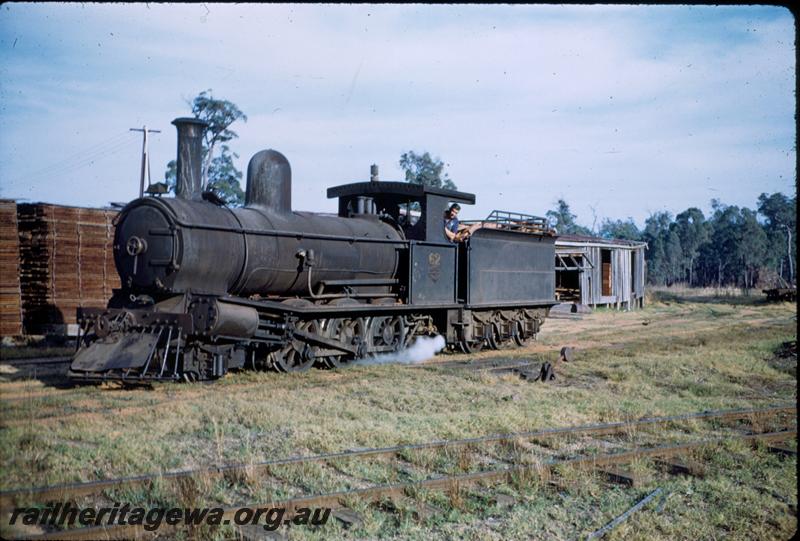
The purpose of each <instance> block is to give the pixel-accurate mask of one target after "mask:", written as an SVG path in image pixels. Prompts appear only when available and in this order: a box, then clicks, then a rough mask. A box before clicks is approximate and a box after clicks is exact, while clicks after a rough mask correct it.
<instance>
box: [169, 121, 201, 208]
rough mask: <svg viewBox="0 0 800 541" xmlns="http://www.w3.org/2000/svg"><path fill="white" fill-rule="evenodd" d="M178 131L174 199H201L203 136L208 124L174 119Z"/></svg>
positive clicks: (173, 122)
mask: <svg viewBox="0 0 800 541" xmlns="http://www.w3.org/2000/svg"><path fill="white" fill-rule="evenodd" d="M172 124H173V125H174V126H175V127H176V128H177V129H178V172H177V178H176V179H175V197H180V198H181V199H195V200H198V201H199V200H201V199H202V192H203V180H202V178H201V176H200V171H201V166H202V161H203V134H204V133H205V131H206V128H207V127H208V123H206V122H205V121H203V120H200V119H198V118H176V119H175V120H173V121H172Z"/></svg>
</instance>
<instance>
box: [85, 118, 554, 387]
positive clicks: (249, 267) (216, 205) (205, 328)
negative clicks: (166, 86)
mask: <svg viewBox="0 0 800 541" xmlns="http://www.w3.org/2000/svg"><path fill="white" fill-rule="evenodd" d="M173 124H175V126H176V127H177V130H178V160H177V166H178V167H177V182H176V189H175V197H174V198H168V197H159V196H152V197H150V196H148V197H143V198H139V199H136V200H134V201H132V202H131V203H129V204H128V205H127V206H126V207H125V208H124V209H123V210H122V211H121V212H120V214H119V216H118V218H117V223H116V232H115V237H114V259H115V263H116V267H117V270H118V272H119V275H120V278H121V281H122V287H121V289H119V290H115V292H114V295H113V297H112V298H111V299H110V300H109V303H108V307H107V308H105V309H79V311H78V321H79V324H80V335H79V338H78V350H77V352H76V354H75V357H74V359H73V361H72V364H71V366H70V376H71V377H72V378H74V379H79V380H107V379H123V380H134V381H136V380H179V379H184V380H190V381H191V380H199V379H213V378H218V377H221V376H223V375H224V374H225V373H226V372H227V371H228V370H230V369H236V368H253V369H269V368H272V369H277V370H279V371H287V372H288V371H299V370H306V369H308V368H310V367H311V366H312V365H315V364H316V365H318V366H324V367H330V368H334V367H340V366H343V365H346V364H347V363H349V362H352V361H353V360H355V359H359V358H364V357H368V356H371V355H375V354H379V353H385V352H394V351H399V350H401V349H403V348H406V347H408V346H409V345H410V344H411V343H412V342H413V341H414V339H415V337H417V336H421V335H432V334H441V335H442V336H444V338H445V340H446V342H447V344H448V346H450V347H453V348H460V349H461V350H462V351H464V352H472V351H476V350H478V349H481V348H482V347H490V348H499V347H502V346H504V345H506V344H517V345H523V344H524V343H525V342H527V341H528V340H530V339H533V338H534V337H535V336H536V334H537V332H538V331H539V328H540V326H541V325H542V323H543V321H544V318H545V317H546V315H547V313H548V311H549V309H550V307H551V306H553V305H554V304H555V300H554V299H555V295H554V290H555V269H554V259H555V254H554V240H555V237H554V235H553V232H552V230H550V229H548V228H547V226H546V224H545V221H544V220H543V219H542V218H537V217H534V216H529V215H523V214H513V213H508V212H499V211H495V212H493V213H492V214H491V215H490V216H489V217H488V218H487V219H486V220H482V221H481V222H482V224H481V225H482V226H483V227H481V228H479V229H477V230H476V231H475V232H474V233H473V234H472V236H471V237H470V238H469V239H468V240H466V241H465V242H461V243H458V244H453V243H451V242H449V241H447V239H446V238H445V235H444V227H443V222H442V216H443V212H444V209H445V208H447V206H448V205H449V204H450V203H452V202H458V203H464V204H474V202H475V196H474V195H472V194H468V193H463V192H457V191H451V190H443V189H436V188H429V187H425V186H421V185H416V184H409V183H406V182H383V181H379V180H378V179H377V175H376V174H375V175H373V178H371V180H370V181H368V182H357V183H353V184H345V185H342V186H337V187H333V188H329V189H328V197H329V198H334V197H336V198H338V200H339V212H338V215H337V216H334V215H326V214H314V213H308V212H298V211H293V210H292V205H291V169H290V166H289V162H288V161H287V160H286V158H285V157H284V156H283V155H281V154H280V153H278V152H276V151H274V150H264V151H261V152H258V153H257V154H255V155H254V156H253V157H252V159H251V160H250V163H249V165H248V168H247V186H246V196H245V205H244V207H242V208H229V207H227V206H225V205H224V204H222V203H221V202H220V201H219V200H218V199H217V198H215V197H214V196H213V194H211V193H209V192H204V191H203V187H202V185H201V178H200V162H201V152H202V135H203V131H204V129H205V125H204V123H203V122H201V121H199V120H196V119H186V118H180V119H176V120H175V121H174V122H173Z"/></svg>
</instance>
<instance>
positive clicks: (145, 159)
mask: <svg viewBox="0 0 800 541" xmlns="http://www.w3.org/2000/svg"><path fill="white" fill-rule="evenodd" d="M131 131H140V132H142V135H143V137H144V139H143V141H142V176H141V178H140V179H139V197H144V177H145V175H147V185H148V186H149V185H150V156H149V154H148V152H147V134H148V133H161V130H148V129H147V126H142V127H141V128H131Z"/></svg>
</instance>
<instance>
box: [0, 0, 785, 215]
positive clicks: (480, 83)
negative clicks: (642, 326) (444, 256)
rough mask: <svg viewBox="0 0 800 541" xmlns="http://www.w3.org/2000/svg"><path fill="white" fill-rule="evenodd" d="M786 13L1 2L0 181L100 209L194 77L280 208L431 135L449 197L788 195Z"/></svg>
mask: <svg viewBox="0 0 800 541" xmlns="http://www.w3.org/2000/svg"><path fill="white" fill-rule="evenodd" d="M795 71H796V66H795V53H794V19H793V17H792V14H791V13H790V12H789V11H788V10H786V9H784V8H778V7H766V6H741V7H702V6H556V5H543V6H520V5H510V6H495V5H486V6H480V5H469V6H453V5H448V6H432V5H291V4H287V5H247V4H245V5H229V4H191V5H190V4H174V5H170V4H150V5H149V6H148V5H146V4H101V5H98V4H51V3H43V4H3V5H2V6H0V126H2V131H0V197H10V198H17V199H26V200H32V201H47V202H53V203H63V204H71V205H88V206H100V205H105V204H107V203H108V202H109V201H127V200H130V199H131V198H133V197H134V196H135V195H136V193H137V190H138V177H139V166H140V165H139V164H140V151H141V135H140V134H136V133H133V132H129V131H128V129H129V128H132V127H141V126H142V125H143V124H147V125H148V127H150V128H155V129H160V130H161V134H158V135H154V136H153V137H152V139H151V148H150V150H151V160H152V175H153V179H154V180H160V178H161V177H162V175H163V170H164V165H165V164H166V163H167V161H169V160H170V159H172V158H173V156H174V154H175V130H174V128H173V127H172V126H171V125H170V121H171V120H172V119H173V118H175V117H177V116H185V115H186V114H187V113H188V106H187V104H186V101H187V100H190V99H191V98H192V97H194V96H195V95H196V94H197V93H198V92H200V91H201V90H205V89H209V88H211V89H213V91H214V95H215V96H216V97H220V98H224V99H228V100H231V101H233V102H235V103H236V104H237V105H238V106H239V107H240V108H241V109H242V110H243V111H244V112H245V113H246V114H247V115H248V117H249V120H248V122H247V123H246V124H239V125H237V126H235V128H236V130H237V131H238V133H239V135H240V138H239V139H238V140H236V141H234V142H233V144H232V147H233V149H234V150H235V151H236V152H238V153H239V155H240V158H239V160H238V165H239V167H240V169H242V170H245V169H246V166H247V161H248V160H249V158H250V156H252V155H253V154H254V153H255V152H257V151H258V150H261V149H263V148H275V149H277V150H279V151H281V152H283V153H284V154H285V155H286V156H287V158H288V159H289V161H290V162H291V164H292V169H293V180H294V184H293V204H294V206H295V208H296V209H300V210H314V211H333V210H335V208H336V207H335V203H334V202H333V201H329V200H327V199H325V188H326V187H328V186H330V185H335V184H341V183H344V182H349V181H354V180H365V179H367V178H368V174H369V166H370V164H371V163H377V164H378V165H379V166H380V168H381V177H382V178H383V179H385V180H396V179H401V177H402V172H401V171H400V169H399V166H398V165H397V162H398V160H399V158H400V155H401V154H402V153H403V152H404V151H407V150H412V149H413V150H416V151H423V150H427V151H430V152H431V153H432V154H433V155H435V156H440V157H441V158H442V159H443V160H444V161H445V163H446V164H447V169H446V170H447V171H448V173H449V175H450V177H451V178H452V179H453V180H454V181H455V182H456V184H457V185H458V187H459V189H461V190H464V191H469V192H473V193H475V194H476V195H477V201H478V202H477V205H476V206H475V207H474V208H470V209H465V212H464V214H465V217H468V218H476V217H480V216H482V215H486V214H488V213H489V212H490V211H491V210H492V209H506V210H512V211H520V212H529V213H533V214H544V212H546V211H547V210H548V209H550V208H552V207H553V206H554V203H555V201H556V200H557V199H558V198H560V197H563V198H565V199H566V200H567V201H568V202H569V203H570V205H571V206H572V209H573V211H574V212H575V213H576V214H578V217H579V222H581V223H583V224H585V225H591V223H592V217H593V214H596V215H597V216H598V219H599V218H602V217H612V218H626V217H629V216H630V217H633V218H634V219H635V220H636V222H637V223H638V224H639V225H642V223H643V222H644V219H645V218H646V217H647V216H648V215H649V214H650V213H651V212H654V211H658V210H668V211H670V212H672V213H676V212H680V211H682V210H684V209H685V208H687V207H689V206H699V207H700V208H702V209H704V210H706V211H707V210H708V209H709V208H710V205H709V201H710V200H711V199H712V198H719V199H721V200H722V201H723V202H725V203H728V204H735V205H746V206H750V207H753V206H754V205H755V201H756V198H757V197H758V195H759V194H760V193H761V192H774V191H782V192H784V193H787V194H794V192H795V179H796V173H795V162H796V151H795V137H796V133H795V123H794V118H793V115H794V111H795V101H794V91H795Z"/></svg>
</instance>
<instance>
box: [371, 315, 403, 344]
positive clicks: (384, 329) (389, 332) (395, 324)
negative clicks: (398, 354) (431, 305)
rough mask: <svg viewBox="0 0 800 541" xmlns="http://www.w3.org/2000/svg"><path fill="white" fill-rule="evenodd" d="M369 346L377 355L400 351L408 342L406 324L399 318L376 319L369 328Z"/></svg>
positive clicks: (385, 317)
mask: <svg viewBox="0 0 800 541" xmlns="http://www.w3.org/2000/svg"><path fill="white" fill-rule="evenodd" d="M369 329H370V330H369V339H370V343H369V344H368V345H369V347H370V349H373V348H374V349H376V350H378V351H377V353H384V352H386V351H400V350H401V349H403V346H404V345H405V341H406V323H405V321H404V319H403V318H402V317H399V316H394V317H392V316H383V317H374V318H372V322H371V323H370V326H369Z"/></svg>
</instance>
